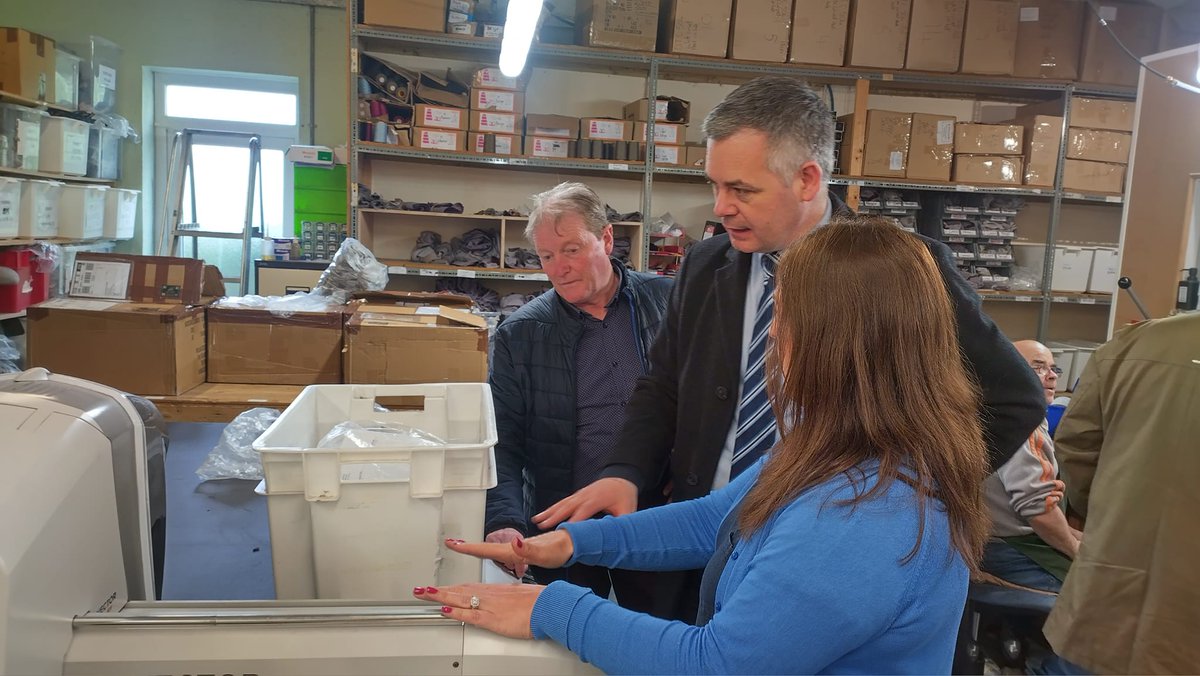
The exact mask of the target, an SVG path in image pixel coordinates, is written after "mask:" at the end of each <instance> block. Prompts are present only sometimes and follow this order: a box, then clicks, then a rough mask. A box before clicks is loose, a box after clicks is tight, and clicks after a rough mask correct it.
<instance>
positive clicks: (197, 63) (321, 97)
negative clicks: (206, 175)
mask: <svg viewBox="0 0 1200 676" xmlns="http://www.w3.org/2000/svg"><path fill="white" fill-rule="evenodd" d="M315 23H316V40H315V51H316V77H315V78H313V81H312V82H310V78H309V8H308V7H303V6H299V5H291V4H283V3H277V2H260V1H257V0H102V1H97V0H0V25H5V26H20V27H22V28H26V29H28V30H31V31H34V32H36V33H42V34H44V35H47V36H49V37H51V38H54V39H56V40H58V41H60V42H63V43H66V44H68V45H69V44H71V43H76V44H82V43H84V42H86V40H87V37H88V35H99V36H102V37H105V38H107V39H109V40H112V41H113V42H116V43H117V44H118V45H120V46H121V48H122V50H123V53H122V58H121V66H120V69H119V70H118V76H117V111H116V112H117V113H118V114H120V115H123V116H124V117H126V118H128V119H129V121H130V123H131V124H133V125H134V127H135V128H136V129H140V130H142V132H143V133H142V136H143V139H147V138H150V139H152V138H153V134H152V133H149V132H151V131H152V130H151V129H150V128H149V120H151V119H152V117H151V112H152V111H151V110H150V107H149V103H150V102H152V101H153V94H152V92H144V91H143V82H144V81H148V79H146V78H144V75H145V73H146V72H147V70H146V69H148V68H150V67H170V68H197V69H206V70H224V71H237V72H243V73H265V74H271V75H287V76H292V77H296V78H298V79H299V81H300V124H301V128H300V142H301V143H307V142H308V139H309V131H310V129H311V128H312V125H315V132H316V134H315V137H316V142H317V143H318V144H321V145H328V146H334V145H339V144H343V143H346V142H347V133H348V129H347V124H348V123H347V108H348V106H347V103H346V97H347V86H348V85H347V78H348V71H349V65H348V48H347V39H348V38H347V30H346V13H345V11H344V10H338V9H325V8H317V9H316V10H315ZM314 83H315V89H316V105H315V115H314V111H310V110H309V88H310V86H312V85H313V84H314ZM143 151H145V152H143ZM148 151H149V148H148V147H146V146H145V145H144V146H143V147H142V148H138V147H136V146H135V147H127V149H126V151H125V157H124V163H123V165H122V181H121V184H122V185H124V186H127V187H131V188H140V189H142V190H143V194H144V195H146V193H147V191H148V190H150V189H151V180H152V176H151V175H150V174H151V172H149V171H147V172H146V176H143V171H142V168H143V162H144V159H143V156H145V157H146V158H149V157H151V155H150V153H149V152H148ZM151 203H152V201H151V200H143V205H144V206H146V205H150V204H151ZM144 211H145V210H144ZM142 222H143V224H145V225H146V226H148V225H149V219H147V218H143V219H142ZM146 246H148V243H147V245H146ZM133 248H134V249H142V250H146V248H145V246H143V245H141V244H140V243H138V241H137V240H135V242H134V245H133Z"/></svg>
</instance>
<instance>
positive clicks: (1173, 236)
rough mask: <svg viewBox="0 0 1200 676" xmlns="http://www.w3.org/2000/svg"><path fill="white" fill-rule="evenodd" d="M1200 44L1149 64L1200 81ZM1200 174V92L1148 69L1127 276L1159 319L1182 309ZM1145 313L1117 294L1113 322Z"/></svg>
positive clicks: (1127, 235)
mask: <svg viewBox="0 0 1200 676" xmlns="http://www.w3.org/2000/svg"><path fill="white" fill-rule="evenodd" d="M1196 51H1197V46H1193V47H1189V48H1184V49H1181V50H1176V51H1174V52H1168V53H1166V54H1165V55H1158V56H1155V57H1149V58H1147V61H1148V62H1149V63H1150V65H1152V66H1154V67H1155V68H1156V69H1158V70H1161V71H1163V72H1164V73H1166V74H1168V75H1172V76H1174V77H1177V78H1179V79H1180V80H1181V81H1184V82H1188V83H1195V80H1196V65H1197V53H1196ZM1195 173H1200V94H1195V93H1192V92H1188V91H1184V90H1182V89H1177V88H1175V87H1172V86H1170V85H1169V84H1167V82H1165V81H1164V80H1162V79H1160V78H1157V77H1153V76H1151V75H1150V74H1148V73H1146V72H1145V71H1143V72H1142V84H1141V91H1140V94H1139V96H1138V117H1137V122H1136V131H1135V132H1134V146H1133V156H1132V158H1131V177H1130V179H1129V187H1128V193H1127V194H1128V198H1127V201H1126V207H1125V223H1124V225H1123V228H1124V232H1123V251H1124V253H1123V254H1122V258H1121V275H1122V276H1125V277H1129V278H1130V279H1131V280H1133V289H1134V290H1135V291H1137V293H1138V296H1139V297H1140V298H1141V300H1142V303H1143V304H1145V305H1146V309H1147V310H1148V311H1149V313H1150V315H1151V316H1152V317H1163V316H1165V315H1166V314H1167V313H1168V312H1170V311H1171V310H1172V309H1173V308H1174V307H1175V293H1176V289H1177V283H1178V281H1179V275H1180V273H1179V270H1180V269H1181V268H1182V267H1183V263H1184V259H1185V254H1186V252H1185V249H1186V242H1187V234H1188V226H1189V224H1190V223H1191V218H1192V214H1191V213H1190V212H1189V211H1188V209H1189V206H1190V205H1189V203H1188V194H1189V190H1190V188H1191V182H1192V179H1191V175H1192V174H1195ZM1138 319H1141V314H1140V313H1139V312H1138V310H1137V308H1136V307H1135V306H1134V304H1133V301H1132V300H1130V299H1129V296H1128V295H1127V294H1125V293H1121V294H1119V295H1118V298H1117V304H1116V307H1115V308H1114V312H1113V326H1114V327H1120V326H1123V325H1124V324H1126V323H1128V322H1130V321H1136V320H1138Z"/></svg>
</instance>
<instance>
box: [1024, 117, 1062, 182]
mask: <svg viewBox="0 0 1200 676" xmlns="http://www.w3.org/2000/svg"><path fill="white" fill-rule="evenodd" d="M1023 123H1024V125H1025V185H1040V186H1046V187H1052V186H1053V185H1054V174H1055V172H1057V171H1058V149H1059V147H1060V146H1061V145H1062V129H1063V118H1061V117H1057V116H1054V115H1035V116H1034V117H1031V118H1029V119H1027V120H1024V122H1023Z"/></svg>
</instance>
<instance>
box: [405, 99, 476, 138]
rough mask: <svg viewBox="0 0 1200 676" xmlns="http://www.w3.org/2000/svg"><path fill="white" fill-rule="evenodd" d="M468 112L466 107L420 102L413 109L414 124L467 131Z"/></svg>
mask: <svg viewBox="0 0 1200 676" xmlns="http://www.w3.org/2000/svg"><path fill="white" fill-rule="evenodd" d="M467 112H468V111H467V110H466V109H465V108H450V107H447V106H431V105H429V104H426V103H418V104H417V105H416V107H415V109H414V110H413V124H414V125H415V126H417V127H426V128H431V129H450V130H454V131H465V130H466V129H467Z"/></svg>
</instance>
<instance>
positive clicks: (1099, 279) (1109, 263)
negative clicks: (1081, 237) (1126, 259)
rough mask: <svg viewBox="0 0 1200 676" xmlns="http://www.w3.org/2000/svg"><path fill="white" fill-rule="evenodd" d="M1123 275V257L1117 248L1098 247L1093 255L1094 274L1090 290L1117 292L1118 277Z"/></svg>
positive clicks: (1089, 281) (1090, 280)
mask: <svg viewBox="0 0 1200 676" xmlns="http://www.w3.org/2000/svg"><path fill="white" fill-rule="evenodd" d="M1120 276H1121V257H1120V255H1119V254H1118V253H1117V250H1116V249H1105V248H1098V249H1096V252H1095V253H1094V254H1093V257H1092V276H1091V279H1089V280H1088V289H1087V290H1088V291H1091V292H1093V293H1116V292H1117V278H1118V277H1120Z"/></svg>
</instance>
